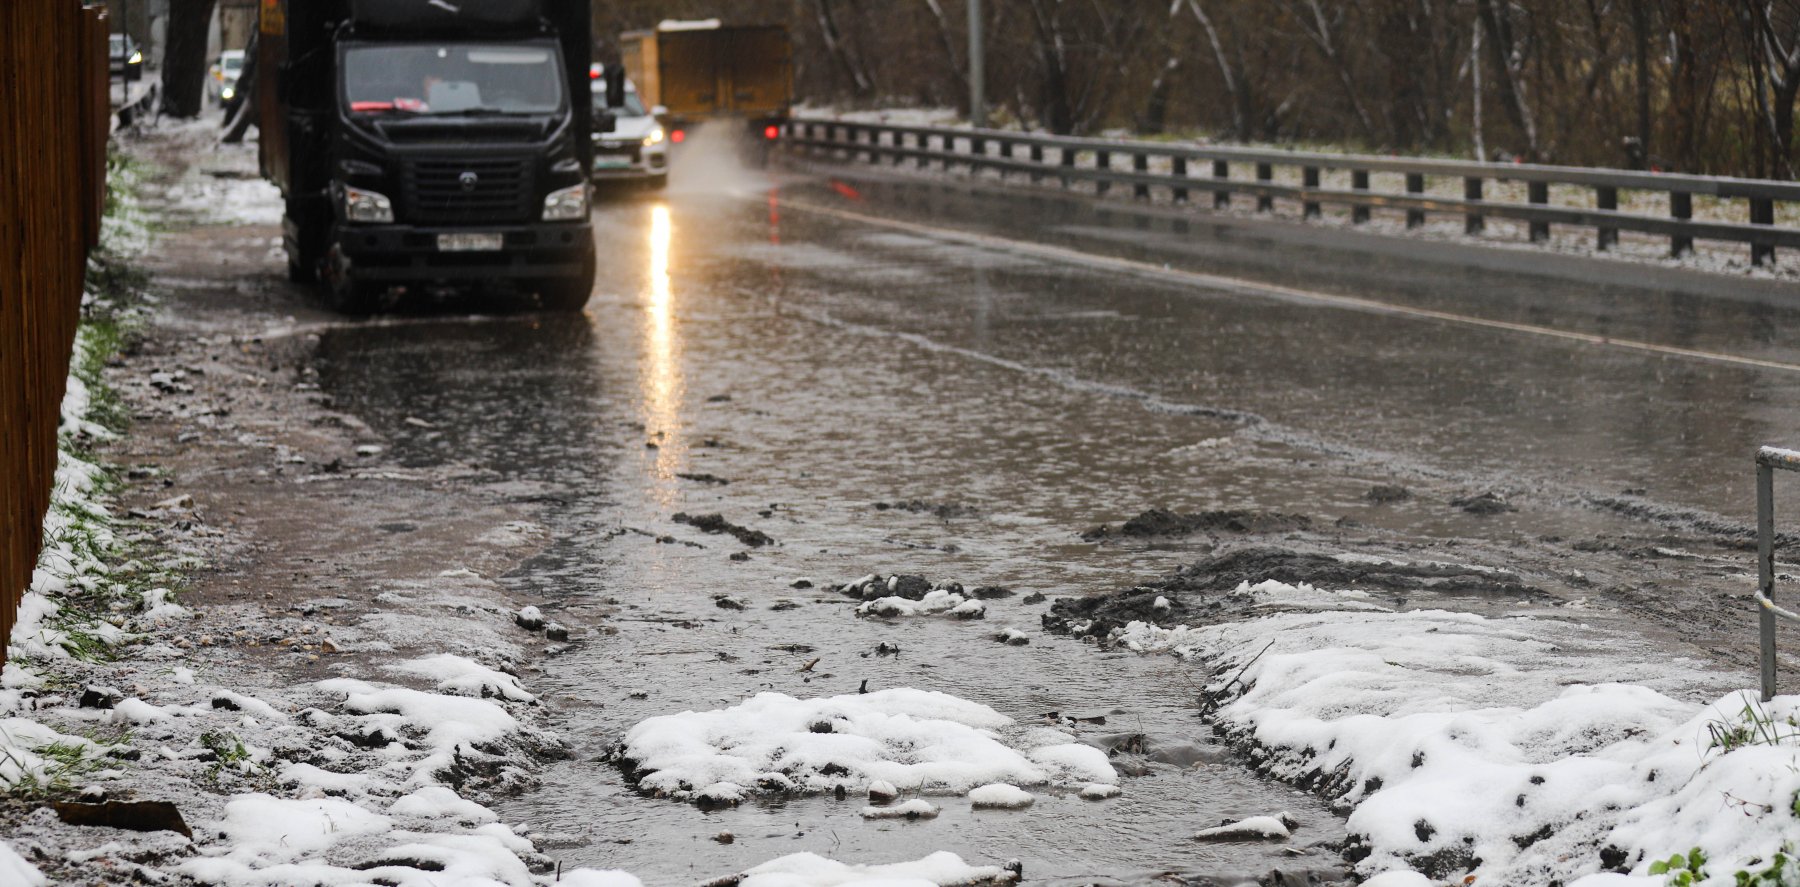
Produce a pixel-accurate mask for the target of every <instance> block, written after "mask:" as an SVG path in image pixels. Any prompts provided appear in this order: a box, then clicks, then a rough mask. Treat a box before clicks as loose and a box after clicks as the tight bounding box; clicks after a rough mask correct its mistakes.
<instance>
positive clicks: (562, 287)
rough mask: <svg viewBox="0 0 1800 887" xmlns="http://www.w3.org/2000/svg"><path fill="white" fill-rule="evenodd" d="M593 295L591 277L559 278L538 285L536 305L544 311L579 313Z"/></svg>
mask: <svg viewBox="0 0 1800 887" xmlns="http://www.w3.org/2000/svg"><path fill="white" fill-rule="evenodd" d="M593 294H594V280H593V278H592V277H573V278H570V277H559V278H554V279H551V280H546V281H544V282H542V283H540V284H538V304H539V305H540V306H542V307H543V309H544V310H545V311H558V312H565V311H580V310H581V309H583V308H585V307H587V303H588V298H589V297H590V296H592V295H593Z"/></svg>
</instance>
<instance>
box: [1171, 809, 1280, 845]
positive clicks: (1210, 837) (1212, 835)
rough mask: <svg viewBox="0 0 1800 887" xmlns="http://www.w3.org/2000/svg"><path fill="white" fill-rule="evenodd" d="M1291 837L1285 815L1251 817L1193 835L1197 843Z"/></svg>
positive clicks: (1204, 829) (1202, 830)
mask: <svg viewBox="0 0 1800 887" xmlns="http://www.w3.org/2000/svg"><path fill="white" fill-rule="evenodd" d="M1292 836H1293V832H1292V831H1290V830H1289V828H1288V822H1287V817H1286V815H1285V814H1284V815H1282V816H1251V817H1248V818H1246V819H1240V820H1238V821H1237V822H1228V823H1225V824H1224V825H1217V826H1213V827H1212V828H1203V829H1201V830H1200V831H1198V832H1195V833H1194V838H1195V840H1199V841H1275V840H1286V839H1287V838H1289V837H1292Z"/></svg>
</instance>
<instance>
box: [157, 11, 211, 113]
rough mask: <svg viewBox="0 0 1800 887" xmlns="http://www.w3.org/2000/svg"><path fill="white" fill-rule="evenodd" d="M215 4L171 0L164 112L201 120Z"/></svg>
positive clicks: (163, 92) (165, 65)
mask: <svg viewBox="0 0 1800 887" xmlns="http://www.w3.org/2000/svg"><path fill="white" fill-rule="evenodd" d="M213 2H214V0H169V32H168V40H169V43H168V47H167V49H166V51H165V52H164V53H163V75H162V82H163V85H162V109H163V113H165V114H168V115H169V116H171V117H198V116H200V104H201V100H202V98H204V96H205V92H206V32H207V29H208V28H210V27H211V26H212V14H213Z"/></svg>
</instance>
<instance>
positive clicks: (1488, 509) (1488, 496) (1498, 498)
mask: <svg viewBox="0 0 1800 887" xmlns="http://www.w3.org/2000/svg"><path fill="white" fill-rule="evenodd" d="M1450 506H1451V507H1452V508H1460V509H1462V510H1464V511H1466V512H1468V513H1470V514H1474V515H1480V516H1483V517H1486V516H1487V515H1491V514H1504V513H1506V512H1508V511H1518V510H1519V509H1517V508H1514V507H1513V504H1512V503H1511V502H1508V501H1506V497H1505V496H1502V495H1500V494H1499V493H1495V492H1492V491H1489V492H1486V493H1482V494H1480V495H1476V496H1463V497H1462V498H1460V499H1451V500H1450Z"/></svg>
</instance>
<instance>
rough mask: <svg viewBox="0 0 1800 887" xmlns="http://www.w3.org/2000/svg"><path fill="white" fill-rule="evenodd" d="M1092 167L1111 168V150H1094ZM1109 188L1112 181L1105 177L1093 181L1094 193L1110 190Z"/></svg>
mask: <svg viewBox="0 0 1800 887" xmlns="http://www.w3.org/2000/svg"><path fill="white" fill-rule="evenodd" d="M1094 168H1096V169H1100V170H1109V169H1112V152H1111V151H1095V152H1094ZM1111 190H1112V182H1111V181H1108V180H1107V179H1098V180H1096V181H1095V182H1094V193H1095V194H1105V193H1106V192H1108V191H1111Z"/></svg>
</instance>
